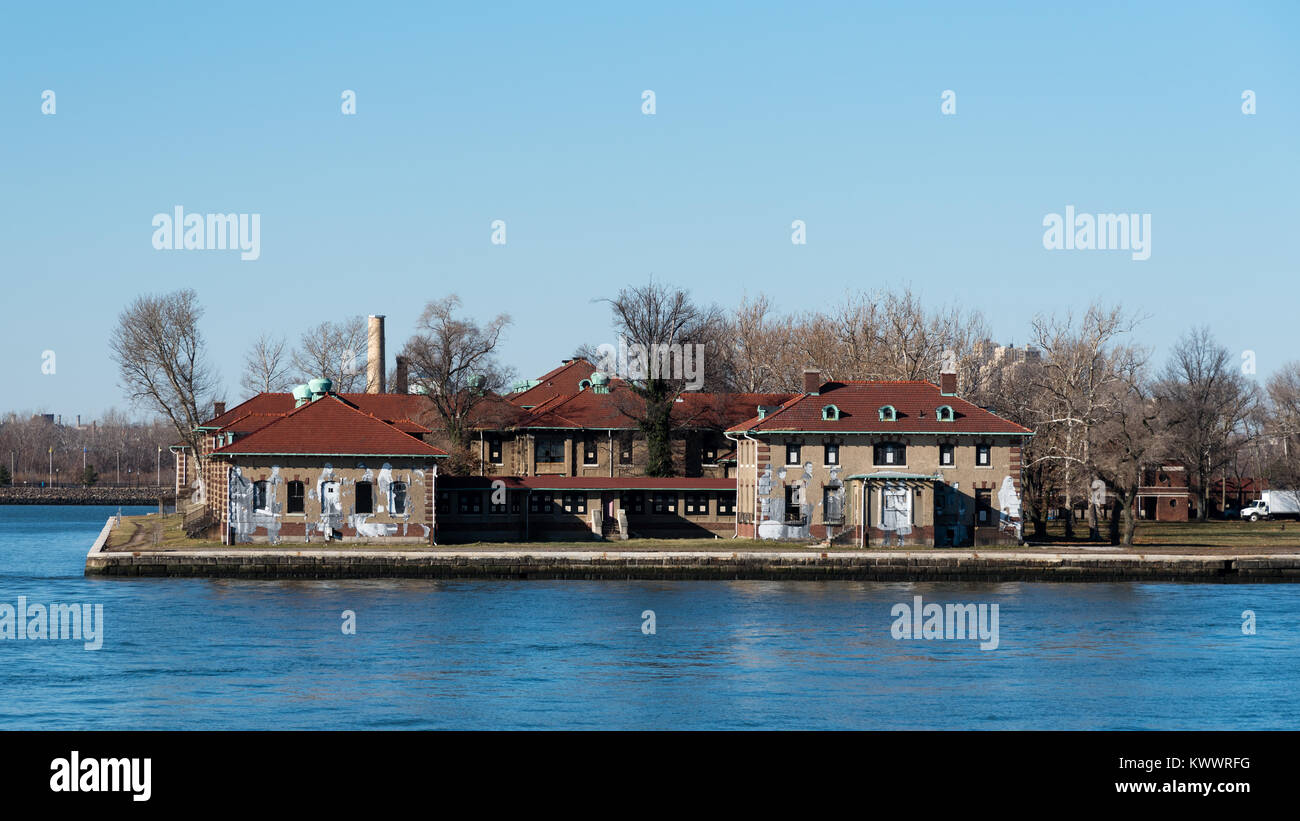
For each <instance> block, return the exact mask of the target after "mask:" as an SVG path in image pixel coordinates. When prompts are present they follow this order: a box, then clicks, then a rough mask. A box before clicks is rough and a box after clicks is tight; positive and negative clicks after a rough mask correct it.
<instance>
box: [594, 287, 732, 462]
mask: <svg viewBox="0 0 1300 821" xmlns="http://www.w3.org/2000/svg"><path fill="white" fill-rule="evenodd" d="M603 301H604V302H606V303H608V304H609V306H610V308H611V309H612V311H613V315H614V317H613V318H614V330H615V331H616V332H617V333H618V334H619V335H620V336H622V337H623V339H625V340H626V342H627V344H628V345H629V346H634V345H635V346H639V349H640V350H641V351H643V352H645V353H646V354H647V356H648V361H647V362H645V364H646V365H647V366H648V367H646V368H645V369H644V371H642V370H641V369H638V372H636V373H629V374H628V375H627V381H628V384H629V386H630V387H631V388H632V390H633V391H635V393H636V395H637V396H638V397H640V398H641V400H642V403H643V404H642V405H641V412H640V414H639V416H638V417H637V424H638V426H639V427H640V428H641V430H642V432H643V433H644V434H645V436H646V450H647V452H648V456H649V458H648V462H647V465H646V475H648V476H672V475H673V451H672V434H673V405H674V402H675V401H676V399H677V396H678V394H680V393H681V392H682V391H683V390H684V389H685V388H686V386H687V382H688V380H687V378H686V374H685V372H684V369H679V371H680V372H676V373H674V372H672V369H671V368H669V369H665V368H663V367H661V365H662V362H663V358H661V357H660V356H659V355H658V353H659V352H662V351H670V352H671V351H673V350H678V351H681V352H684V351H685V350H687V349H688V348H687V347H686V346H693V345H696V344H699V345H703V346H704V348H703V351H704V362H703V363H700V362H696V363H695V364H696V366H703V367H704V380H703V382H704V385H705V386H706V387H707V386H708V385H709V383H710V381H711V379H710V368H711V367H712V366H713V365H714V364H715V356H716V363H718V364H721V363H723V362H724V361H725V356H724V355H722V344H723V343H722V340H723V336H724V334H725V327H726V326H725V323H724V322H723V319H722V312H721V311H720V310H718V308H717V307H716V306H708V307H704V306H700V305H696V304H695V303H694V302H692V301H691V298H690V294H689V293H688V292H687V291H684V290H682V289H680V288H674V287H671V286H668V285H665V284H663V283H657V282H654V281H653V280H652V281H651V282H649V283H648V284H646V285H642V286H639V287H632V288H624V289H622V290H621V291H619V292H618V296H616V297H615V298H613V299H606V300H603ZM670 364H671V363H670ZM665 370H668V371H669V372H667V373H665ZM712 381H714V384H715V385H716V384H717V382H718V381H724V380H720V379H718V376H717V375H716V374H715V375H714V376H713V380H712Z"/></svg>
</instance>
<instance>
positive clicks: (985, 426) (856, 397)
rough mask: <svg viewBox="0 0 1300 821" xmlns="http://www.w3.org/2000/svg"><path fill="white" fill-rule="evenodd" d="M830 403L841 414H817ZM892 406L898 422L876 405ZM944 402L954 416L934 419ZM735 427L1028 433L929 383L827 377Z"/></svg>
mask: <svg viewBox="0 0 1300 821" xmlns="http://www.w3.org/2000/svg"><path fill="white" fill-rule="evenodd" d="M827 405H834V406H836V407H837V408H838V409H839V412H840V418H839V419H838V420H830V419H823V418H822V408H824V407H825V406H827ZM884 405H892V406H893V407H894V409H895V411H896V412H897V421H894V422H888V421H882V420H881V419H880V408H881V407H882V406H884ZM943 405H948V406H950V407H951V408H952V409H953V421H951V422H940V421H938V419H937V417H936V415H935V411H936V409H937V408H939V407H941V406H943ZM730 430H731V431H733V432H740V431H755V432H763V431H768V432H771V431H818V432H821V431H826V432H844V433H989V434H992V433H1004V434H1018V435H1025V434H1030V433H1032V432H1033V431H1031V430H1029V428H1026V427H1022V426H1021V425H1017V424H1016V423H1015V422H1011V421H1009V420H1006V419H1003V418H1002V417H1000V416H998V415H997V414H994V413H992V412H991V411H987V410H985V409H983V408H981V407H979V406H977V405H973V404H971V403H970V402H967V401H966V400H965V399H959V398H958V397H956V396H944V395H943V394H942V393H940V391H939V386H938V385H935V384H934V383H932V382H922V381H915V382H826V383H825V384H823V385H822V386H821V388H820V390H819V392H818V394H817V395H811V394H795V396H794V398H793V399H791V400H790V401H788V402H786V403H785V404H783V405H782V406H781V408H780V409H779V410H776V411H773V412H771V413H768V414H767V415H766V417H764V418H762V419H759V418H758V417H757V416H755V417H753V418H750V419H748V420H746V421H744V422H742V423H740V424H738V425H736V426H734V427H732V428H731V429H730Z"/></svg>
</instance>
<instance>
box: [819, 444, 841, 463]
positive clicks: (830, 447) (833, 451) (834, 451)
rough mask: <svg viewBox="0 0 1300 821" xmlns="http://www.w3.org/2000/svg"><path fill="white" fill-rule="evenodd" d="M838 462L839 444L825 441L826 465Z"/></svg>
mask: <svg viewBox="0 0 1300 821" xmlns="http://www.w3.org/2000/svg"><path fill="white" fill-rule="evenodd" d="M839 463H840V446H839V445H837V444H834V443H832V442H828V443H826V461H825V462H823V464H826V465H838V464H839Z"/></svg>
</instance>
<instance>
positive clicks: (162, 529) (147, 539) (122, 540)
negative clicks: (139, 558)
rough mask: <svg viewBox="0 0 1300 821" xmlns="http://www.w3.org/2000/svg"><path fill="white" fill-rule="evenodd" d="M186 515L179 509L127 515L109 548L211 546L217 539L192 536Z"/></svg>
mask: <svg viewBox="0 0 1300 821" xmlns="http://www.w3.org/2000/svg"><path fill="white" fill-rule="evenodd" d="M183 519H184V517H183V516H181V515H180V514H177V513H172V514H168V515H166V516H159V515H158V514H156V513H153V514H149V515H147V516H123V517H122V523H121V524H120V525H118V526H117V527H115V528H113V532H112V533H110V534H109V536H108V542H107V543H106V544H105V545H104V549H105V550H153V549H156V548H158V549H166V548H183V547H211V546H213V545H214V544H215V543H214V542H207V541H202V540H200V539H191V538H190V537H188V536H186V535H185V531H184V530H183V529H182V522H183Z"/></svg>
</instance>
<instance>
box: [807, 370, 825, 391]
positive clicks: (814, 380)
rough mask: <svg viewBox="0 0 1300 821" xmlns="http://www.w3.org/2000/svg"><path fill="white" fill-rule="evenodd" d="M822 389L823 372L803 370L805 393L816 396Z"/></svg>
mask: <svg viewBox="0 0 1300 821" xmlns="http://www.w3.org/2000/svg"><path fill="white" fill-rule="evenodd" d="M821 387H822V372H821V371H819V370H817V369H816V368H804V369H803V392H804V393H806V394H809V395H810V396H816V395H817V392H818V391H819V390H821Z"/></svg>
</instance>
